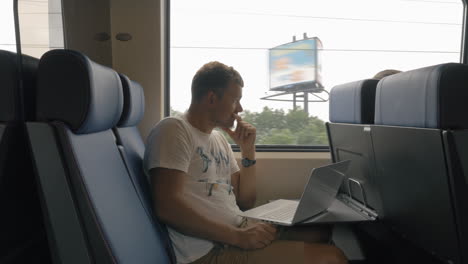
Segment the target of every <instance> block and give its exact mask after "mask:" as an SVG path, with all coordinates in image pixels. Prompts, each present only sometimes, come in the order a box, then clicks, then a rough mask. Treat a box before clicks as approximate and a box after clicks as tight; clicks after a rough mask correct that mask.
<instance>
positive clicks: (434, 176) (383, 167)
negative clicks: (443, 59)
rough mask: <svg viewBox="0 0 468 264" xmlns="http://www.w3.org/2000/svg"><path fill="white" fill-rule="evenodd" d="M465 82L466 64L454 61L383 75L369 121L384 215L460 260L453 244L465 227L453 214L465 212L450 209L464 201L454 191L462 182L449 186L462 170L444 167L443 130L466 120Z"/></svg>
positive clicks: (460, 247) (421, 242) (410, 235)
mask: <svg viewBox="0 0 468 264" xmlns="http://www.w3.org/2000/svg"><path fill="white" fill-rule="evenodd" d="M467 85H468V66H466V65H462V64H456V63H448V64H441V65H435V66H431V67H426V68H422V69H417V70H413V71H408V72H404V73H400V74H396V75H392V76H389V77H386V78H384V79H383V80H382V81H381V82H379V84H378V86H377V93H376V112H375V121H376V122H375V123H376V124H379V125H378V126H375V127H373V128H372V140H373V145H374V151H375V156H376V164H377V168H378V173H377V175H378V184H379V187H380V190H381V197H382V201H383V205H384V211H385V219H384V221H385V222H386V223H387V224H388V225H390V226H392V228H393V229H395V230H397V231H398V232H399V233H400V234H402V235H403V236H405V237H406V238H407V239H408V240H410V241H412V242H413V243H415V244H416V245H418V246H420V247H422V248H424V249H425V250H426V251H428V252H432V253H433V254H434V255H436V256H438V257H439V258H440V259H443V260H445V261H451V262H452V263H466V261H467V260H468V259H467V258H466V256H464V254H466V253H463V252H467V251H466V245H464V244H463V243H461V242H462V241H464V240H466V234H467V232H466V231H464V232H463V230H466V227H463V226H464V225H465V224H463V223H462V222H461V219H464V220H467V219H466V217H465V218H460V215H462V214H466V213H465V212H461V211H459V209H457V208H467V209H468V207H467V204H466V202H465V201H463V202H461V203H460V202H459V199H460V198H462V197H464V196H457V193H458V194H460V188H462V189H465V191H464V192H465V193H466V185H465V186H456V188H458V191H457V192H455V189H454V187H455V183H457V182H458V183H461V181H464V180H461V178H463V177H464V176H463V173H460V172H455V173H454V172H453V170H451V169H450V167H451V164H452V165H453V164H454V163H453V162H454V161H453V159H455V158H457V157H450V156H448V155H447V154H449V153H452V154H455V153H456V152H455V150H454V149H453V146H454V145H453V144H452V145H450V144H449V142H448V141H447V134H451V133H452V132H451V131H450V130H452V129H457V130H458V129H466V128H467V127H468V118H467V117H466V114H465V113H466V106H464V104H465V103H464V102H465V101H466V100H467V99H468V91H467V89H466V86H467ZM446 130H449V131H446ZM465 134H466V133H465ZM460 135H461V134H460ZM450 146H452V148H451V149H450V150H448V149H447V148H450ZM464 146H465V147H468V145H464ZM455 156H456V155H455ZM455 164H457V163H455ZM457 204H458V205H459V206H460V207H457Z"/></svg>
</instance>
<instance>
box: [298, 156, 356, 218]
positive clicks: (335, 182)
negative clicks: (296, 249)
mask: <svg viewBox="0 0 468 264" xmlns="http://www.w3.org/2000/svg"><path fill="white" fill-rule="evenodd" d="M350 163H351V161H350V160H345V161H342V162H337V163H333V164H330V165H327V166H323V167H319V168H314V169H312V172H311V175H310V177H309V180H308V181H307V184H306V187H305V188H304V192H303V193H302V197H301V199H300V201H299V205H298V207H297V210H296V213H295V214H294V218H293V220H292V222H293V223H298V222H301V221H303V220H305V219H307V218H310V217H312V216H314V215H316V214H319V213H321V212H323V211H325V210H326V209H328V208H329V207H330V206H331V204H332V203H333V202H334V201H335V197H336V194H337V193H338V190H339V188H340V186H341V183H342V182H343V179H344V178H345V173H346V171H347V170H348V167H349V164H350Z"/></svg>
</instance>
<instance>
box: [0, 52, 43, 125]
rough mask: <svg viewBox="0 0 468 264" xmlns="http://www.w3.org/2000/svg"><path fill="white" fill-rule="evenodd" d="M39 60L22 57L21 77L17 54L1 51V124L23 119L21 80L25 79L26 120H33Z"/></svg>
mask: <svg viewBox="0 0 468 264" xmlns="http://www.w3.org/2000/svg"><path fill="white" fill-rule="evenodd" d="M38 63H39V60H38V59H36V58H33V57H30V56H27V55H22V64H23V67H22V68H23V74H22V76H20V75H19V67H18V57H17V54H16V53H13V52H10V51H6V50H0V87H1V88H0V122H10V121H18V120H20V119H21V115H20V107H21V103H20V102H21V98H20V94H19V90H20V88H19V80H20V79H21V78H22V79H23V100H24V104H23V105H24V107H25V109H24V110H25V114H26V119H27V120H31V119H33V113H34V110H35V109H34V107H33V106H34V96H33V95H34V94H33V93H32V90H33V89H35V86H36V73H37V65H38Z"/></svg>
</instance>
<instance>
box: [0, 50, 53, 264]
mask: <svg viewBox="0 0 468 264" xmlns="http://www.w3.org/2000/svg"><path fill="white" fill-rule="evenodd" d="M21 60H22V65H23V66H22V72H20V70H19V65H18V56H17V54H16V53H13V52H9V51H4V50H0V212H1V213H0V215H1V217H0V234H1V235H0V263H26V262H29V261H32V260H33V259H34V260H35V261H41V259H45V261H47V259H48V258H49V252H48V248H47V240H46V236H45V229H44V225H43V220H42V215H41V209H40V203H39V199H38V195H37V185H36V181H35V178H34V172H33V165H32V161H31V158H30V155H29V149H28V145H27V139H26V137H25V130H24V119H28V120H30V119H31V118H32V116H33V110H34V105H33V98H34V94H33V93H32V92H33V89H34V87H35V83H36V71H37V65H38V60H37V59H35V58H32V57H29V56H26V55H23V56H22V57H21ZM20 82H22V89H23V92H20Z"/></svg>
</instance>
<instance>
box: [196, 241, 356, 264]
mask: <svg viewBox="0 0 468 264" xmlns="http://www.w3.org/2000/svg"><path fill="white" fill-rule="evenodd" d="M346 263H347V260H346V257H345V256H344V255H343V253H342V252H341V250H339V249H338V248H336V247H334V246H331V245H326V244H319V243H315V244H313V243H304V242H300V241H287V240H275V241H273V243H271V244H270V245H268V246H266V247H264V248H262V249H255V250H244V249H240V248H236V247H231V246H228V247H223V246H215V248H214V249H213V250H211V251H210V253H208V254H207V255H205V256H204V257H202V258H201V259H199V260H197V261H195V262H193V264H346Z"/></svg>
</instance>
